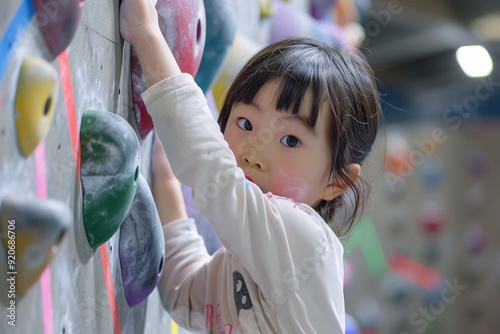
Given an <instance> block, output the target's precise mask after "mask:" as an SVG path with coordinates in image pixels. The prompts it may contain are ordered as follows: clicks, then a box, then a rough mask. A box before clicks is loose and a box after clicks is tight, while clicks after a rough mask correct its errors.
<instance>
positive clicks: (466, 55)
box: [456, 45, 493, 78]
mask: <svg viewBox="0 0 500 334" xmlns="http://www.w3.org/2000/svg"><path fill="white" fill-rule="evenodd" d="M456 56H457V61H458V63H459V64H460V67H461V68H462V70H463V71H464V72H465V74H467V76H469V77H471V78H478V77H486V76H488V75H490V73H491V71H492V70H493V61H492V60H491V57H490V54H489V53H488V51H487V50H486V49H485V48H484V47H483V46H481V45H466V46H462V47H460V48H458V50H457V53H456Z"/></svg>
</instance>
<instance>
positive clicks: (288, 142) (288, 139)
mask: <svg viewBox="0 0 500 334" xmlns="http://www.w3.org/2000/svg"><path fill="white" fill-rule="evenodd" d="M280 142H281V143H282V144H283V145H285V146H287V147H297V146H299V144H300V140H299V138H297V137H295V136H292V135H286V136H285V137H283V138H281V140H280Z"/></svg>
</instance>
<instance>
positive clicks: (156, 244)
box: [119, 174, 165, 307]
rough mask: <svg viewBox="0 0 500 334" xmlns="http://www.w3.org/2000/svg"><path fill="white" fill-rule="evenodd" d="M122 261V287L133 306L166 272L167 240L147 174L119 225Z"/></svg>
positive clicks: (151, 289)
mask: <svg viewBox="0 0 500 334" xmlns="http://www.w3.org/2000/svg"><path fill="white" fill-rule="evenodd" d="M119 253H120V264H121V271H122V281H123V289H124V291H125V297H126V299H127V303H128V305H129V306H130V307H133V306H135V305H137V304H139V303H140V302H141V301H143V300H144V299H146V298H147V297H148V296H149V294H150V293H151V291H153V290H154V288H155V287H156V286H157V285H158V282H159V280H160V277H161V274H162V272H163V261H164V259H165V240H164V238H163V230H162V228H161V223H160V217H159V216H158V211H157V210H156V205H155V202H154V200H153V195H152V194H151V191H150V190H149V186H148V184H147V182H146V180H145V179H144V177H143V176H142V175H141V174H139V182H138V186H137V191H136V193H135V197H134V201H133V202H132V206H131V207H130V211H129V213H128V215H127V217H126V218H125V220H124V221H123V224H122V225H121V227H120V250H119Z"/></svg>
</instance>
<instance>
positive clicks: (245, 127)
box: [238, 117, 253, 131]
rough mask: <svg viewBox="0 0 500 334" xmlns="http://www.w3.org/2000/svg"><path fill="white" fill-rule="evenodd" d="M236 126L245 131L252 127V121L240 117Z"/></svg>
mask: <svg viewBox="0 0 500 334" xmlns="http://www.w3.org/2000/svg"><path fill="white" fill-rule="evenodd" d="M238 126H239V127H240V128H241V129H243V130H247V131H250V130H252V129H253V127H252V123H250V121H249V120H248V119H246V118H243V117H242V118H240V119H239V120H238Z"/></svg>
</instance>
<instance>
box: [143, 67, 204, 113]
mask: <svg viewBox="0 0 500 334" xmlns="http://www.w3.org/2000/svg"><path fill="white" fill-rule="evenodd" d="M193 83H194V79H193V77H192V76H191V74H189V73H181V74H177V75H174V76H171V77H168V78H166V79H163V80H162V81H160V82H157V83H156V84H154V85H153V86H151V87H149V88H148V89H147V90H146V91H145V92H144V93H142V94H141V97H142V99H143V100H144V104H145V105H146V106H147V105H148V104H149V103H151V102H153V101H154V100H156V99H157V98H159V97H161V96H163V95H165V94H168V93H170V92H172V91H173V90H176V89H179V88H182V87H185V86H191V85H193Z"/></svg>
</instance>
